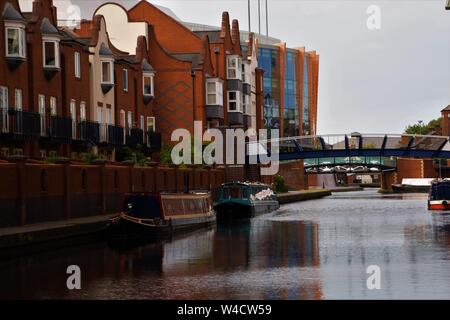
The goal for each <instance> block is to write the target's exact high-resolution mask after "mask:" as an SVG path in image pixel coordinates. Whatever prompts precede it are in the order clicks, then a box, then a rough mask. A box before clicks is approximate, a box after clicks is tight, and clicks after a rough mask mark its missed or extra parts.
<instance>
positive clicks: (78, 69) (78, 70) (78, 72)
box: [74, 52, 81, 78]
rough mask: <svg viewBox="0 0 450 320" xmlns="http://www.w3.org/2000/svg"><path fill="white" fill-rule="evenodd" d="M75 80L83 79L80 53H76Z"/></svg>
mask: <svg viewBox="0 0 450 320" xmlns="http://www.w3.org/2000/svg"><path fill="white" fill-rule="evenodd" d="M74 59H75V78H81V65H80V53H79V52H75V55H74Z"/></svg>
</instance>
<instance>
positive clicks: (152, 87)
mask: <svg viewBox="0 0 450 320" xmlns="http://www.w3.org/2000/svg"><path fill="white" fill-rule="evenodd" d="M145 78H150V91H151V92H150V93H145ZM154 80H155V75H154V74H153V73H144V74H143V75H142V94H143V95H144V96H146V97H153V96H155V90H154Z"/></svg>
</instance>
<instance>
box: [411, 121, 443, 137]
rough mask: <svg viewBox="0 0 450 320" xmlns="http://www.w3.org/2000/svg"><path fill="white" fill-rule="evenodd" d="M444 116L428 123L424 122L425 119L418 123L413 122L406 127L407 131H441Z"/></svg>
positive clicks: (427, 132)
mask: <svg viewBox="0 0 450 320" xmlns="http://www.w3.org/2000/svg"><path fill="white" fill-rule="evenodd" d="M441 122H442V118H437V119H433V120H431V121H430V122H428V123H427V124H424V123H423V121H418V122H417V123H416V124H412V125H409V126H407V127H406V129H405V133H407V134H421V135H427V134H433V133H434V132H436V131H439V130H440V128H441Z"/></svg>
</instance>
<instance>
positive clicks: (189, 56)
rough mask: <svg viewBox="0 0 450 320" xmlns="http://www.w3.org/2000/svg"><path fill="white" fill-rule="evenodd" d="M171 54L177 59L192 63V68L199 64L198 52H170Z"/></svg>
mask: <svg viewBox="0 0 450 320" xmlns="http://www.w3.org/2000/svg"><path fill="white" fill-rule="evenodd" d="M171 55H172V56H173V57H175V58H177V59H178V60H181V61H186V62H190V63H192V68H197V67H198V66H199V61H200V54H199V53H172V54H171Z"/></svg>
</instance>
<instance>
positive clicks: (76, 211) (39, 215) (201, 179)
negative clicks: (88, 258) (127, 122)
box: [0, 162, 225, 228]
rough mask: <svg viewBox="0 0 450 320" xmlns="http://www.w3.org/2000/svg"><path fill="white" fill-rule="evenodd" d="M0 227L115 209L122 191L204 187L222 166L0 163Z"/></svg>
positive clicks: (213, 187)
mask: <svg viewBox="0 0 450 320" xmlns="http://www.w3.org/2000/svg"><path fill="white" fill-rule="evenodd" d="M0 177H2V179H0V228H5V227H15V226H25V225H30V224H36V223H42V222H50V221H63V220H68V219H74V218H85V217H93V216H98V215H105V214H112V213H117V211H118V209H119V206H120V204H121V199H122V195H123V194H124V193H127V192H162V191H166V192H183V191H185V190H186V189H187V186H189V189H190V190H210V191H211V192H212V194H213V197H214V196H215V194H216V192H217V189H218V188H219V187H220V185H221V184H222V183H223V182H224V181H225V173H224V170H223V169H213V168H208V169H206V168H177V167H164V166H150V167H134V166H128V165H119V164H111V163H106V164H99V165H85V164H70V163H66V164H43V163H29V162H17V163H0Z"/></svg>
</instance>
